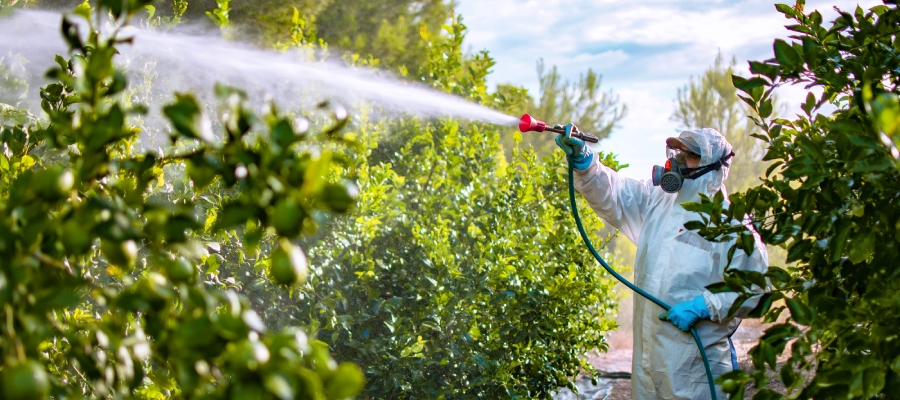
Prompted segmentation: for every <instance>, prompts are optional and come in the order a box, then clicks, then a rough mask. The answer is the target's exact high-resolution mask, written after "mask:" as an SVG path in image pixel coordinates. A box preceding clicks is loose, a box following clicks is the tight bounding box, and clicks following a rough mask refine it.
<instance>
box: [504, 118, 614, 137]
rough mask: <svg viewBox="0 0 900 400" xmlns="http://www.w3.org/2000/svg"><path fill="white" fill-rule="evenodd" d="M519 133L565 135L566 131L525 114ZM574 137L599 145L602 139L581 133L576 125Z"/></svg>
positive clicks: (573, 130) (573, 128)
mask: <svg viewBox="0 0 900 400" xmlns="http://www.w3.org/2000/svg"><path fill="white" fill-rule="evenodd" d="M519 131H521V132H544V131H550V132H555V133H559V134H563V135H564V134H565V133H566V130H565V129H560V128H558V127H548V126H547V123H546V122H544V121H541V120H539V119H537V118H534V117H532V116H531V115H528V114H524V115H522V119H521V120H520V121H519ZM572 137H576V138H579V139H581V140H584V141H585V142H591V143H597V142H599V141H600V138H598V137H596V136H594V135H589V134H587V133H583V132H579V131H578V128H577V127H575V126H574V125H573V126H572Z"/></svg>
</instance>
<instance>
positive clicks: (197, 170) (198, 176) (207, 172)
mask: <svg viewBox="0 0 900 400" xmlns="http://www.w3.org/2000/svg"><path fill="white" fill-rule="evenodd" d="M186 164H187V168H186V170H187V174H188V176H189V177H190V178H191V181H193V182H194V187H195V188H196V189H197V190H202V189H204V188H205V187H207V186H209V184H210V183H212V181H213V179H216V176H217V175H218V174H217V172H216V170H215V169H214V168H212V167H211V166H209V165H206V164H199V163H195V162H193V161H191V160H188V162H187V163H186Z"/></svg>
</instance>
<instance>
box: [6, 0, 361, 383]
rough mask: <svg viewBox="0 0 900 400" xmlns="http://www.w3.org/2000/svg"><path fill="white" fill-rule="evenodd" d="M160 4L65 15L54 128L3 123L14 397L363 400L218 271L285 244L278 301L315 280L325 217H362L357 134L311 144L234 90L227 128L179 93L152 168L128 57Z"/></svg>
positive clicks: (353, 373)
mask: <svg viewBox="0 0 900 400" xmlns="http://www.w3.org/2000/svg"><path fill="white" fill-rule="evenodd" d="M148 3H149V1H140V0H136V1H117V0H108V1H100V2H98V3H97V4H96V5H95V7H94V8H91V7H90V6H88V5H87V4H85V5H84V6H81V7H79V8H78V9H76V14H77V15H76V16H73V17H64V19H63V21H62V24H61V28H62V32H63V36H64V39H65V40H66V42H67V43H68V45H69V48H70V51H71V53H70V56H69V57H62V56H59V57H57V59H56V61H57V63H58V65H57V66H55V67H53V68H51V69H50V70H49V71H48V73H47V76H48V77H49V78H50V79H52V80H53V82H52V83H50V84H48V85H47V86H45V87H43V88H42V89H41V108H42V110H43V112H44V114H45V117H46V118H42V119H37V118H35V117H33V116H30V114H28V113H27V112H21V111H20V112H19V113H18V114H16V115H17V118H16V119H10V118H6V117H5V115H6V114H4V118H3V119H2V124H3V126H2V128H0V142H2V144H3V146H2V149H3V151H2V153H0V215H2V217H0V258H2V260H3V261H2V262H0V306H2V307H0V319H2V320H3V321H4V322H3V323H2V324H0V325H2V326H0V352H2V359H0V365H2V367H0V393H2V396H0V397H3V398H4V399H40V398H47V397H48V396H53V397H55V398H72V397H75V398H80V397H111V398H120V397H139V398H222V399H225V398H247V399H257V398H259V399H262V398H281V399H294V398H308V399H321V398H333V399H340V398H346V397H352V396H354V395H355V394H356V393H357V392H358V391H359V389H360V388H361V386H362V379H363V377H362V374H361V371H360V370H359V368H358V367H356V366H355V365H353V364H347V363H345V364H340V365H338V364H337V363H336V362H335V361H334V360H333V359H332V357H331V356H330V354H329V351H328V349H327V346H326V345H325V344H324V343H321V342H318V341H316V340H315V339H314V338H312V337H309V336H307V334H306V333H305V332H304V331H303V330H302V329H300V328H297V327H285V328H283V329H281V330H278V331H271V330H269V329H267V328H266V326H265V324H264V323H263V321H262V319H261V318H260V317H259V315H258V314H257V313H256V312H255V311H254V310H253V309H252V308H251V306H250V302H249V301H248V299H247V298H246V297H243V296H241V295H239V294H238V293H237V292H236V291H235V290H233V289H230V288H228V282H220V281H218V279H216V274H215V273H214V272H215V271H211V270H210V267H209V265H210V263H209V262H208V260H209V259H210V258H213V259H215V257H214V255H215V253H216V252H219V251H221V249H222V247H224V246H231V247H241V248H244V249H247V250H248V251H251V250H253V249H254V247H255V246H256V245H257V242H259V238H260V237H267V236H268V237H274V239H273V243H274V244H273V246H272V247H273V250H271V252H266V253H265V254H263V255H262V257H265V258H266V259H267V260H269V265H270V266H269V267H268V268H267V272H268V275H269V276H271V277H272V279H273V280H274V281H275V282H277V283H278V284H279V286H274V285H271V284H268V282H267V283H266V284H267V285H268V286H269V287H270V290H273V291H283V292H287V290H286V287H291V286H295V285H297V284H300V283H301V282H302V281H303V280H304V278H305V276H306V273H307V264H306V258H305V255H304V253H303V251H302V250H301V249H300V248H299V247H297V246H296V245H294V244H292V243H291V242H290V239H295V238H296V237H297V236H298V235H299V234H300V233H301V229H298V227H304V228H306V229H307V230H309V229H311V227H312V226H313V225H314V224H315V223H314V222H313V221H312V220H311V218H312V217H311V216H312V215H318V214H317V213H319V210H327V209H339V208H342V207H343V208H345V207H346V203H347V201H348V199H349V200H350V201H352V196H351V195H352V193H349V192H348V191H347V190H344V191H343V192H340V191H336V190H334V189H333V188H334V187H341V188H346V187H347V186H345V185H338V184H337V183H329V179H333V177H334V176H335V174H336V173H339V172H340V171H344V170H345V169H344V168H343V167H341V161H340V160H341V157H338V156H333V155H334V154H344V153H348V152H352V151H351V150H349V149H348V147H347V144H346V141H342V139H341V134H340V127H341V126H342V122H341V121H336V124H335V125H333V126H331V127H330V128H326V129H322V131H321V132H318V131H316V132H312V131H310V132H306V131H304V130H301V129H296V128H295V126H294V124H293V123H292V120H291V119H289V118H287V117H285V116H284V115H281V114H279V112H278V111H277V109H276V108H275V107H274V106H271V107H268V110H267V111H266V112H265V113H263V114H262V115H257V114H255V113H254V112H253V111H252V108H251V107H250V106H249V105H248V104H247V101H246V98H245V96H243V94H242V93H241V92H240V91H239V90H236V89H232V88H227V87H224V86H222V87H219V88H217V94H218V95H219V97H220V99H221V101H222V104H223V106H222V110H223V111H227V113H225V114H222V115H223V117H221V118H217V119H216V120H217V121H222V122H221V123H216V124H213V123H212V122H211V121H210V119H209V118H208V117H207V113H206V111H207V110H205V107H204V106H202V105H201V104H199V103H198V102H197V101H196V100H195V99H194V97H193V96H192V95H190V94H176V95H175V97H174V99H172V100H171V101H170V102H169V103H168V104H167V105H165V106H164V107H163V108H162V110H161V111H162V114H163V115H164V116H165V117H166V118H167V120H168V122H169V124H170V126H171V131H170V142H171V143H172V146H171V147H170V148H169V149H167V150H166V151H165V152H163V153H160V152H154V151H148V152H137V151H136V150H135V149H136V148H139V146H136V144H135V143H136V141H137V140H138V133H139V132H140V130H141V128H140V126H139V125H137V124H136V123H135V121H139V117H140V116H141V115H143V114H145V113H147V111H148V110H147V108H146V107H145V106H142V105H139V104H134V103H132V102H130V101H125V99H124V98H123V97H122V94H123V93H125V91H126V89H127V79H126V78H125V74H124V73H123V72H122V71H120V70H119V69H118V68H117V67H116V66H115V64H114V63H113V59H114V55H115V54H116V53H117V47H118V46H121V45H122V44H123V43H127V42H128V41H129V40H128V38H123V37H120V36H119V32H120V30H119V29H118V28H119V27H121V26H123V25H125V24H127V23H128V22H129V20H130V18H131V17H133V15H134V14H135V13H137V12H138V11H141V10H144V6H145V5H147V4H148ZM107 17H108V18H109V20H108V21H110V22H109V24H110V25H107V26H104V27H102V29H101V27H100V26H99V25H98V24H99V20H100V19H101V18H107ZM75 19H82V20H83V21H81V22H80V23H79V22H77V21H76V20H75ZM335 185H338V186H335ZM209 191H215V192H216V193H218V194H219V196H218V197H217V198H215V199H212V200H210V197H208V196H206V195H205V194H206V193H208V192H209ZM341 202H343V203H344V205H340V204H341ZM284 204H290V205H292V206H293V207H294V209H296V210H298V211H297V212H299V213H300V215H301V216H300V217H299V218H296V219H294V220H293V222H294V223H296V226H287V225H286V224H285V223H284V221H280V220H277V219H276V218H273V215H274V214H276V213H277V212H278V210H280V209H282V208H284V207H285V206H284Z"/></svg>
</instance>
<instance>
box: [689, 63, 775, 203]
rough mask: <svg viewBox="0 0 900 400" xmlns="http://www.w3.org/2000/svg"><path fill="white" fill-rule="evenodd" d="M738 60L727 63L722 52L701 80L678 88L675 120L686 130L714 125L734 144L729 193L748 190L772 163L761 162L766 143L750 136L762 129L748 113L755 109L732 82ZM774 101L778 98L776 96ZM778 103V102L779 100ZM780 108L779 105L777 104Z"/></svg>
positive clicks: (728, 182)
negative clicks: (745, 102) (743, 101)
mask: <svg viewBox="0 0 900 400" xmlns="http://www.w3.org/2000/svg"><path fill="white" fill-rule="evenodd" d="M734 63H735V61H734V60H733V59H732V61H731V64H730V65H727V66H726V65H724V64H723V60H722V54H721V53H720V54H719V55H718V56H716V61H715V63H714V64H713V65H712V66H711V67H710V68H708V69H707V70H706V71H705V72H704V73H703V76H701V77H700V78H699V79H697V80H695V79H694V78H691V81H690V83H689V84H688V85H687V86H685V87H684V88H681V89H678V98H677V100H676V109H675V112H674V113H673V114H672V120H674V121H677V122H679V123H681V124H683V127H684V129H694V128H714V129H716V130H717V131H719V132H721V133H722V134H723V135H725V137H726V138H727V139H728V142H729V143H731V145H732V146H733V147H734V154H735V157H734V158H733V159H732V161H731V168H730V169H729V172H728V179H727V180H726V181H725V185H726V186H727V188H728V191H729V192H739V191H744V190H747V189H749V188H751V187H753V186H757V185H759V184H760V179H761V178H762V177H763V175H765V172H766V167H768V164H767V163H765V162H761V161H762V158H763V155H765V143H763V142H762V141H760V140H758V139H756V138H754V137H753V136H750V134H751V133H753V132H760V130H759V129H758V128H757V127H756V125H754V124H753V121H750V120H749V119H747V118H746V116H747V115H748V114H749V113H750V112H751V111H752V110H750V109H749V108H748V106H747V105H746V104H743V103H742V102H741V100H740V98H739V97H738V95H737V89H735V87H734V85H733V84H732V83H731V75H733V74H734ZM773 101H775V100H774V97H773ZM776 104H777V102H776ZM774 108H775V109H776V110H778V109H779V108H781V107H779V106H778V105H776V106H774Z"/></svg>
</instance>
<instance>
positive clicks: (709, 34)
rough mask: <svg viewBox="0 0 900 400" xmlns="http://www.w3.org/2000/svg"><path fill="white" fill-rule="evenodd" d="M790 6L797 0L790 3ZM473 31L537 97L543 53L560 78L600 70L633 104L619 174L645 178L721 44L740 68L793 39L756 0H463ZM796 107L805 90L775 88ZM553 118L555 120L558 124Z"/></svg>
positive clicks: (841, 3)
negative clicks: (692, 83) (693, 82)
mask: <svg viewBox="0 0 900 400" xmlns="http://www.w3.org/2000/svg"><path fill="white" fill-rule="evenodd" d="M784 2H786V3H787V2H790V3H791V4H792V3H793V0H785V1H784ZM457 3H458V7H457V10H458V12H459V13H460V14H461V15H462V16H463V18H464V22H465V24H466V25H467V26H468V27H469V33H468V35H467V36H466V42H465V46H466V49H468V50H470V51H477V50H481V49H487V50H489V51H490V53H491V55H492V56H493V57H494V59H495V60H496V61H497V65H496V66H495V67H494V70H493V71H494V72H493V74H492V75H491V76H490V82H491V84H497V83H514V84H517V85H521V86H524V87H526V88H528V89H529V91H531V93H532V94H536V93H537V87H538V80H537V73H536V72H535V62H536V61H537V60H538V59H539V58H543V59H544V61H545V63H546V64H547V66H548V67H550V66H553V65H556V66H557V67H558V68H559V71H560V73H561V74H562V76H563V77H564V78H566V79H569V80H577V79H578V77H579V75H580V74H583V73H584V72H585V71H587V69H588V68H593V69H594V71H597V72H599V73H601V74H602V75H603V88H604V89H605V90H609V89H612V90H613V92H614V93H616V94H618V95H619V96H620V100H621V101H622V102H624V103H625V104H627V105H628V108H629V111H628V116H626V117H625V119H623V120H622V122H621V124H620V125H619V128H617V129H616V130H615V131H614V132H613V134H612V135H611V136H610V138H609V139H607V140H604V141H603V142H601V144H600V145H601V147H602V148H603V149H605V150H610V151H613V152H615V153H617V154H619V159H620V160H621V161H623V162H626V163H629V164H631V167H629V168H626V169H625V170H623V171H622V173H623V174H624V175H626V176H630V177H633V178H638V179H648V178H649V176H650V167H651V166H652V165H653V164H661V163H662V162H663V161H665V160H664V159H663V158H664V146H665V145H664V144H663V143H664V140H665V138H666V137H669V136H673V135H675V134H677V132H678V130H679V128H684V127H681V126H679V124H677V123H676V122H674V121H671V120H670V119H669V117H670V116H671V115H672V112H673V110H674V107H675V98H676V94H677V90H678V88H680V87H683V86H684V85H686V84H687V83H688V82H689V80H690V78H691V77H692V76H698V75H700V74H702V73H703V71H704V70H705V69H706V68H708V67H709V66H710V65H711V64H712V63H713V62H714V61H715V58H716V54H717V52H718V51H720V50H721V52H722V55H723V56H724V57H725V58H726V59H730V58H731V57H732V56H734V57H736V58H737V63H738V65H737V68H738V70H739V71H740V70H743V71H746V65H747V61H748V60H764V59H767V58H771V57H772V41H773V40H774V39H775V38H786V37H787V35H789V34H790V33H789V32H788V31H787V30H786V29H785V28H784V25H786V24H788V23H789V21H788V20H786V19H784V17H783V16H782V15H781V14H780V13H778V12H777V11H775V6H774V4H775V2H772V1H768V0H767V1H759V0H730V1H725V0H689V1H688V0H644V1H637V0H628V1H625V0H457ZM857 4H859V5H860V6H862V7H863V8H866V9H867V8H869V7H872V6H874V5H878V4H882V3H881V1H875V0H861V1H847V0H830V1H817V0H808V1H807V4H806V10H807V11H810V10H813V9H817V10H819V11H820V12H821V13H822V14H823V16H824V18H825V20H826V21H831V20H833V19H834V17H835V16H836V13H835V11H834V10H833V9H832V7H833V6H837V7H838V8H841V9H843V10H848V11H852V10H853V9H855V8H856V6H857ZM778 94H779V96H780V98H781V99H782V100H783V101H784V102H785V103H786V104H787V105H788V107H789V110H791V111H790V112H794V110H799V106H798V105H799V103H801V102H802V101H803V100H804V99H805V91H804V90H803V89H802V88H784V89H782V91H781V92H779V93H778ZM553 122H554V123H555V122H556V121H553Z"/></svg>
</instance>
